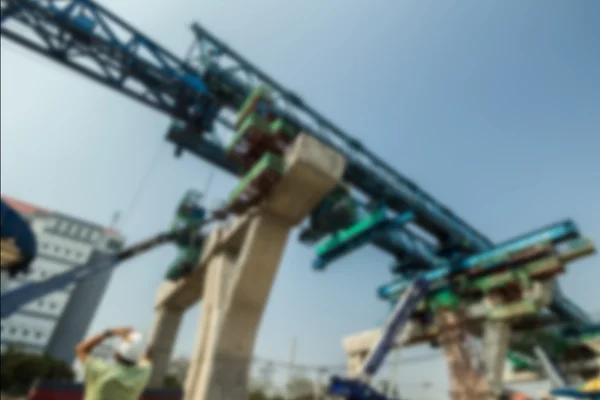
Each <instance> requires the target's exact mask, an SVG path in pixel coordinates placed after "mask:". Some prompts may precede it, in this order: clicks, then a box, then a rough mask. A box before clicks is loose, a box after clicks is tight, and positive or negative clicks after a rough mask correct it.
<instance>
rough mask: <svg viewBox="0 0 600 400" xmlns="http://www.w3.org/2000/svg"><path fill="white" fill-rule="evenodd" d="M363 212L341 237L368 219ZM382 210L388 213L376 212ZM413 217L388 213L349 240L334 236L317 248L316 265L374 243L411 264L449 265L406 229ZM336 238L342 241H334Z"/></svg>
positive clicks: (320, 266)
mask: <svg viewBox="0 0 600 400" xmlns="http://www.w3.org/2000/svg"><path fill="white" fill-rule="evenodd" d="M360 211H361V212H360V214H359V217H358V218H357V222H356V224H355V225H353V226H352V227H350V228H348V229H346V230H344V231H342V232H341V233H338V236H340V237H343V236H344V234H345V232H349V231H352V230H353V229H354V227H355V226H356V225H358V224H360V223H361V222H360V221H361V220H364V219H365V218H369V214H368V213H367V212H366V211H365V210H364V209H361V210H360ZM382 211H383V212H385V210H384V209H379V210H377V211H375V212H376V213H381V212H382ZM412 217H413V215H412V213H404V214H401V215H400V216H389V215H387V216H385V217H384V218H383V219H382V220H381V221H379V223H377V224H374V225H372V226H369V227H366V228H365V229H364V231H362V232H361V234H360V235H357V236H353V237H352V238H350V240H347V241H346V240H344V241H340V240H339V239H338V238H337V237H333V238H331V239H330V240H329V241H327V242H325V243H324V244H322V245H321V246H319V248H317V258H316V259H315V260H314V261H313V267H314V268H315V269H324V268H325V267H326V266H327V265H329V264H331V263H333V262H334V261H336V260H338V259H339V258H341V257H343V256H345V255H347V254H349V253H350V252H352V251H354V250H356V249H358V248H359V247H362V246H364V245H366V244H369V243H371V242H372V243H373V245H374V246H375V247H377V248H379V249H382V250H384V251H386V252H388V253H390V254H393V255H395V256H396V257H397V258H406V259H409V260H411V262H412V263H411V264H412V265H420V266H425V267H426V268H435V267H440V266H442V265H446V264H447V261H446V260H445V259H444V258H442V257H438V256H437V255H436V252H435V249H434V248H433V247H432V246H431V245H430V244H429V243H427V242H425V241H424V240H422V239H421V238H419V237H417V236H416V235H414V234H413V233H411V232H410V231H408V230H406V229H405V228H404V225H405V224H406V223H408V222H410V221H412V219H413V218H412ZM336 241H337V242H339V243H334V242H336Z"/></svg>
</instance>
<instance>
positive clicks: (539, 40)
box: [1, 0, 600, 395]
mask: <svg viewBox="0 0 600 400" xmlns="http://www.w3.org/2000/svg"><path fill="white" fill-rule="evenodd" d="M102 3H103V4H106V5H107V6H108V7H109V8H110V9H111V10H113V11H114V12H115V13H116V14H117V15H120V16H122V17H123V18H124V19H125V20H127V21H129V22H131V23H133V25H134V26H136V27H138V28H139V29H141V30H142V31H143V32H146V33H147V34H148V35H150V36H151V37H153V38H155V39H157V41H158V42H159V43H161V44H163V45H164V46H165V47H167V48H169V49H170V50H172V51H173V52H174V53H176V54H180V55H183V54H184V52H185V50H186V49H187V47H188V46H189V44H190V42H191V39H192V36H191V32H190V30H189V29H188V27H189V25H190V24H191V22H192V21H195V20H196V21H199V22H201V23H202V24H203V25H204V26H206V27H207V28H208V29H209V30H211V31H212V32H213V33H214V34H215V35H216V36H218V37H220V38H221V39H223V40H224V41H225V42H227V43H229V44H230V45H231V46H232V47H233V48H235V49H237V50H239V51H240V52H241V53H242V54H243V55H244V56H246V57H247V58H248V59H250V60H251V61H253V62H254V63H255V64H257V65H259V66H260V67H261V68H263V69H264V70H265V71H266V72H268V73H270V74H272V75H273V76H274V77H275V78H276V79H278V80H279V81H281V82H282V83H284V85H286V86H288V87H289V88H290V89H292V90H294V91H296V92H297V93H298V94H299V95H300V96H302V97H303V98H304V99H305V100H306V101H307V102H309V103H310V104H312V105H313V106H314V107H315V108H317V109H318V110H320V111H322V112H323V113H324V114H325V115H327V116H328V117H329V118H330V119H332V120H333V121H334V122H336V123H338V124H339V125H340V126H342V127H343V128H344V129H345V130H346V131H347V132H349V133H351V134H352V135H355V136H356V137H358V138H360V140H361V141H362V142H363V143H364V144H365V145H366V146H368V147H369V148H370V149H372V150H373V151H374V152H375V153H377V154H379V155H380V156H381V157H382V158H383V159H385V160H386V161H388V162H390V163H391V164H392V165H394V166H395V167H396V168H397V169H398V170H399V171H401V172H402V173H403V174H405V175H407V176H409V177H410V178H411V179H413V180H414V181H416V182H417V183H418V184H419V185H421V186H422V187H423V188H425V190H427V191H428V192H430V193H431V194H432V195H434V196H435V197H436V198H438V199H439V200H440V201H442V202H443V203H444V204H446V205H448V206H449V207H450V208H452V209H453V210H454V211H456V212H457V213H458V214H459V215H461V216H462V217H464V219H466V220H467V221H469V222H470V223H471V224H472V225H473V226H475V227H476V228H477V229H479V230H480V231H482V232H484V233H485V234H487V235H489V237H491V238H492V239H493V240H494V241H500V240H504V239H507V238H509V237H511V236H513V235H517V234H520V233H523V232H525V231H528V230H531V229H533V228H536V227H538V226H541V225H545V224H548V223H550V222H554V221H557V220H560V219H563V218H566V217H570V218H573V219H574V220H575V221H576V222H577V223H578V225H579V226H580V228H581V230H582V232H583V233H584V234H585V235H588V236H590V237H591V238H593V239H594V240H595V241H596V242H599V241H600V216H599V215H600V214H599V213H598V206H599V205H600V158H599V156H598V154H599V151H600V47H599V46H598V38H599V37H600V25H598V24H597V16H598V15H599V13H600V3H598V2H597V1H594V0H587V1H586V0H582V1H578V2H568V1H528V2H510V3H506V2H501V1H488V2H481V1H475V0H472V1H471V0H465V1H461V2H449V1H448V2H444V1H442V2H436V4H435V6H434V5H433V3H431V2H418V1H416V0H415V1H395V2H391V1H387V2H386V1H377V2H367V1H359V0H352V1H349V0H328V2H327V3H326V4H324V2H317V1H316V0H314V1H312V0H311V1H308V0H306V1H302V2H300V1H296V2H286V4H285V6H282V5H281V2H279V1H276V0H259V1H253V2H230V3H228V4H230V5H229V6H228V7H226V6H224V5H223V4H222V3H221V2H219V3H217V2H208V1H192V0H179V1H176V2H167V1H166V0H154V1H153V2H152V6H150V5H149V4H148V2H146V1H143V0H129V1H116V0H115V1H104V2H102ZM1 55H2V74H1V76H2V85H1V96H2V100H3V101H2V104H1V111H2V119H1V128H2V146H1V156H2V157H1V159H2V161H1V162H2V169H1V178H2V192H3V193H4V194H8V195H12V196H15V197H17V198H21V199H24V200H27V201H30V202H33V203H36V204H39V205H42V206H45V207H48V208H51V209H55V210H59V211H63V212H68V213H72V214H75V215H79V216H81V217H84V218H87V219H90V220H93V221H97V222H100V223H108V222H109V221H110V217H111V214H112V213H113V212H114V211H115V210H122V211H126V210H127V208H128V206H129V203H130V202H131V201H132V198H133V197H134V192H135V188H136V186H137V185H138V182H139V180H140V179H141V177H142V176H143V175H144V173H145V172H146V171H147V169H148V165H149V163H150V161H151V159H152V158H153V156H154V154H155V153H156V152H157V151H159V152H160V153H159V156H158V161H157V163H156V165H155V167H154V170H153V172H152V174H151V176H150V179H149V181H148V184H147V185H146V187H145V189H144V192H143V196H142V197H141V198H140V200H139V201H138V202H137V203H136V205H135V208H134V209H133V211H132V212H131V213H129V214H128V215H125V218H124V219H123V221H122V227H121V228H122V231H123V232H124V234H125V235H126V236H127V238H128V239H129V240H130V241H135V240H137V239H140V238H143V237H145V236H147V235H149V234H151V233H154V232H158V231H161V230H163V229H165V228H166V227H167V226H168V224H169V222H170V220H171V218H172V214H173V211H174V208H175V207H176V205H177V202H178V200H179V198H180V197H181V195H182V194H183V192H185V190H187V189H188V188H193V187H195V188H199V189H201V188H203V187H204V183H205V181H206V179H207V176H208V175H209V174H210V172H211V170H212V168H211V167H210V166H209V165H207V164H206V163H204V162H203V161H200V160H198V159H194V158H193V157H192V156H190V155H187V156H185V157H184V158H183V159H179V160H176V159H174V158H173V157H172V148H170V146H169V145H168V144H166V143H165V142H164V141H163V136H164V134H165V131H166V128H167V126H168V124H169V120H168V118H166V117H165V116H164V115H161V114H158V113H156V112H155V111H153V110H151V109H149V108H146V107H144V106H142V105H139V104H137V103H135V102H133V101H131V100H128V99H126V98H124V97H122V96H120V95H119V94H118V93H116V92H113V91H110V90H108V89H105V88H103V87H100V86H98V85H96V84H95V83H93V82H90V81H88V80H86V79H85V78H82V77H80V76H77V75H75V74H73V73H71V72H70V71H68V70H66V69H63V68H61V67H59V66H57V65H55V64H53V63H51V62H49V61H46V60H43V59H41V58H39V57H37V56H35V55H33V54H31V53H28V52H26V51H25V50H22V49H20V48H18V47H16V46H15V45H13V44H10V43H6V41H5V40H3V41H2V48H1ZM233 185H234V181H233V180H232V179H231V178H230V177H228V176H226V175H224V174H222V173H220V172H217V173H216V175H215V179H214V181H213V185H212V188H211V191H210V193H209V198H210V200H211V201H212V200H215V199H219V198H223V197H224V196H225V195H226V194H227V193H228V191H229V190H230V189H231V188H232V186H233ZM174 255H175V251H174V249H172V248H164V249H160V250H157V251H155V252H152V253H151V254H147V255H144V256H142V257H140V258H138V259H136V260H134V261H132V262H130V263H127V264H126V265H125V266H124V267H123V268H122V269H120V270H119V271H118V272H117V273H116V274H115V275H114V278H113V280H112V283H111V285H110V288H109V290H108V291H107V293H106V296H105V298H104V301H103V303H102V306H101V308H100V309H99V311H98V313H97V315H96V318H95V320H94V322H93V326H92V328H91V329H92V330H101V329H104V328H105V327H106V326H107V325H121V324H132V325H135V326H138V327H140V329H148V328H149V326H150V323H151V319H152V309H151V304H152V299H153V295H154V292H155V290H156V287H157V286H158V284H159V283H160V282H161V279H162V276H163V274H164V272H165V269H166V266H167V265H168V264H169V263H170V262H171V260H172V259H173V257H174ZM311 257H312V253H311V249H309V248H306V247H302V246H300V245H299V244H297V242H296V240H295V236H294V240H291V241H290V243H289V245H288V248H287V251H286V253H285V257H284V259H283V262H282V265H281V269H280V272H279V274H278V276H277V279H276V282H275V285H274V288H273V291H272V294H271V299H270V303H269V305H268V307H267V310H266V313H265V316H264V320H263V325H262V327H261V330H260V336H259V339H258V343H257V347H256V352H257V354H259V355H261V356H264V357H268V358H275V359H285V358H287V355H288V348H289V344H290V341H291V339H292V338H293V337H298V355H297V359H298V362H300V363H310V364H327V365H329V364H339V363H340V362H342V361H343V355H342V351H341V346H340V337H341V336H343V335H345V334H347V333H350V332H355V331H359V330H361V329H365V328H369V327H372V326H373V325H375V324H376V323H379V322H381V321H382V319H383V317H384V315H385V311H386V309H387V306H386V305H385V304H382V303H381V302H379V301H378V300H377V299H376V298H375V295H374V292H375V288H376V286H377V285H379V284H381V283H383V282H385V281H386V280H387V279H389V276H388V265H389V262H390V258H389V257H388V256H386V255H384V254H381V253H380V252H378V251H376V250H374V249H370V248H369V249H364V250H361V251H360V252H358V253H357V254H355V255H353V256H352V257H349V258H347V259H345V260H343V261H341V262H339V263H337V264H335V265H333V266H332V267H331V269H330V270H329V271H327V272H324V273H315V272H313V271H312V270H311V268H310V260H311ZM561 281H562V283H563V286H564V289H565V291H566V292H567V293H568V294H569V295H570V296H571V297H572V298H573V299H574V300H576V301H577V302H578V303H579V304H581V305H583V306H584V308H586V309H588V310H590V311H595V310H597V309H599V308H600V295H599V294H598V292H597V282H600V268H598V258H597V257H596V258H590V259H588V260H585V261H581V262H578V263H577V264H575V265H574V266H573V268H572V269H571V270H570V271H568V272H567V273H566V274H565V275H564V276H563V277H562V278H561ZM132 293H135V296H132V295H131V294H132ZM199 312H200V310H199V308H198V307H196V308H195V309H193V310H191V311H190V312H189V313H188V315H187V316H186V319H185V321H184V324H183V328H182V331H181V334H180V338H179V341H178V344H177V353H178V354H185V353H187V352H188V351H189V350H190V348H191V345H192V343H193V338H194V335H195V329H196V325H197V318H198V315H199ZM406 353H407V354H408V355H410V354H431V353H432V351H431V350H429V349H426V348H424V349H415V350H408V351H407V352H406ZM400 371H401V373H402V376H401V378H400V380H401V381H402V382H408V381H412V382H421V381H424V380H430V381H434V382H436V388H434V389H432V392H431V394H432V395H433V394H435V393H434V392H436V391H437V392H436V393H438V395H441V393H443V391H444V390H445V385H446V378H445V367H444V365H443V362H442V361H441V360H433V361H431V362H425V363H414V364H410V365H406V366H403V367H402V368H401V370H400ZM411 390H413V389H410V388H409V386H407V390H406V391H405V392H406V393H408V394H410V393H416V391H415V390H413V392H411Z"/></svg>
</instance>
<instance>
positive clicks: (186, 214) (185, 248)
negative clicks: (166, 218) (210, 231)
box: [165, 190, 206, 281]
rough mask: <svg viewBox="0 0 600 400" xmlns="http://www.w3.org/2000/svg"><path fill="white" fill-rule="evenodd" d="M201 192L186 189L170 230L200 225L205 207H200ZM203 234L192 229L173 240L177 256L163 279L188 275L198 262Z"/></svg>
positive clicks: (202, 243) (203, 219)
mask: <svg viewBox="0 0 600 400" xmlns="http://www.w3.org/2000/svg"><path fill="white" fill-rule="evenodd" d="M203 198H204V196H203V195H202V193H200V192H198V191H195V190H188V191H187V192H186V194H185V196H184V197H183V199H182V200H181V202H180V203H179V206H178V207H177V212H176V214H175V219H174V220H173V223H172V224H171V232H174V231H178V230H180V229H182V228H186V227H190V226H192V225H200V224H202V222H204V221H205V220H206V209H205V208H204V207H202V200H203ZM204 240H205V236H204V234H202V233H201V232H199V231H198V230H192V231H191V232H190V233H187V234H185V235H182V236H180V237H178V238H177V239H176V240H175V244H176V245H177V249H178V253H179V254H178V256H177V258H176V259H175V261H173V263H171V265H170V266H169V269H168V270H167V274H166V276H165V279H167V280H171V281H176V280H178V279H179V278H182V277H184V276H185V275H188V274H189V273H190V272H192V270H193V269H194V267H195V266H196V264H197V262H198V258H199V257H200V255H201V253H202V248H203V245H204Z"/></svg>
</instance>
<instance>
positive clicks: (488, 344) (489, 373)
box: [483, 320, 511, 399]
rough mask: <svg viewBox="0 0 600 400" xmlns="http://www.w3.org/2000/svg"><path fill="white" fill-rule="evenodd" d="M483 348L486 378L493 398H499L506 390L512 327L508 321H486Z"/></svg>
mask: <svg viewBox="0 0 600 400" xmlns="http://www.w3.org/2000/svg"><path fill="white" fill-rule="evenodd" d="M483 330H484V333H483V345H484V346H483V349H484V362H485V379H486V382H487V384H488V390H489V393H490V396H491V397H490V398H491V399H498V398H499V397H500V396H501V395H502V392H503V391H504V382H503V377H504V370H505V364H506V352H507V350H508V346H509V341H510V333H511V328H510V324H509V323H508V322H507V321H495V320H486V321H485V322H484V328H483Z"/></svg>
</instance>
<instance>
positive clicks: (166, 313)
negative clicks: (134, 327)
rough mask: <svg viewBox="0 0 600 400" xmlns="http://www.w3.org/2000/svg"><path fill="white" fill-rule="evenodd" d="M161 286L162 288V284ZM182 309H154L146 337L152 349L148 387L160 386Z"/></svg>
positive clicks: (173, 344)
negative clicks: (151, 323)
mask: <svg viewBox="0 0 600 400" xmlns="http://www.w3.org/2000/svg"><path fill="white" fill-rule="evenodd" d="M168 284H169V283H168V282H166V283H165V284H163V286H161V287H160V288H159V289H158V290H159V295H160V292H161V290H164V285H168ZM183 313H184V309H182V308H175V307H160V308H157V309H156V312H155V315H154V323H153V326H152V330H151V331H150V335H149V338H148V345H149V347H150V348H151V349H152V359H153V362H152V375H151V376H150V382H149V386H150V387H160V386H162V384H163V381H164V379H165V376H166V374H167V369H168V367H169V361H170V360H171V356H172V353H173V347H174V346H175V340H176V339H177V333H178V331H179V326H180V325H181V319H182V317H183Z"/></svg>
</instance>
